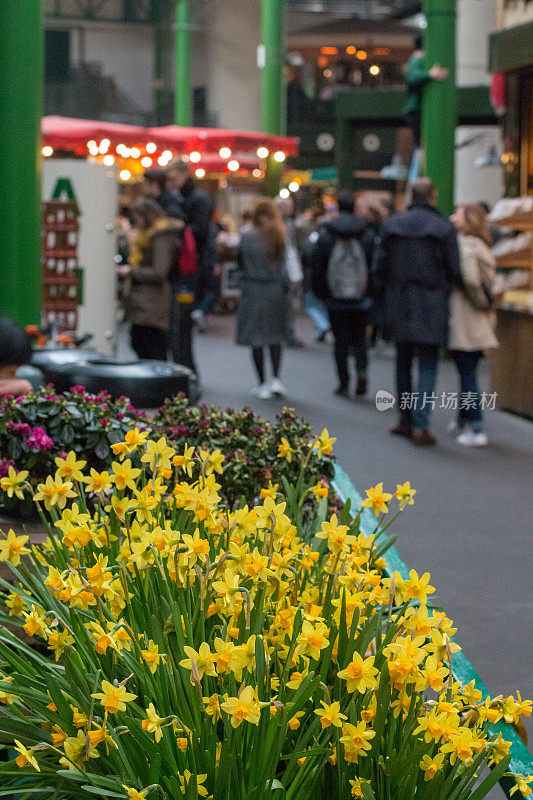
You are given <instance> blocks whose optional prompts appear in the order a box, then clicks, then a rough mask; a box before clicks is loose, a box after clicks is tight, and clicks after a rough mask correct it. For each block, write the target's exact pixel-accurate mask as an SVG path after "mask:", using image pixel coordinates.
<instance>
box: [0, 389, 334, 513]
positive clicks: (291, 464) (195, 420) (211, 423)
mask: <svg viewBox="0 0 533 800" xmlns="http://www.w3.org/2000/svg"><path fill="white" fill-rule="evenodd" d="M135 424H138V425H140V427H141V429H142V430H148V431H150V433H151V434H153V435H154V436H156V437H157V438H159V437H160V436H161V435H164V436H165V437H166V438H167V439H168V440H169V441H170V442H171V443H172V444H173V446H175V447H176V448H177V449H180V448H181V449H183V447H184V446H185V445H186V443H187V442H188V441H194V442H196V443H197V445H199V446H203V447H205V448H207V449H209V450H210V451H215V450H216V451H217V452H220V453H221V454H222V456H223V462H222V463H223V464H224V470H223V473H222V474H220V475H219V480H220V483H221V495H222V497H223V498H224V501H225V503H226V504H227V505H229V506H231V507H233V506H234V505H235V503H240V504H241V505H243V504H245V503H247V502H248V503H251V502H254V500H255V499H257V498H259V495H260V492H261V489H263V488H265V487H267V486H268V485H269V483H272V484H274V485H275V484H278V485H283V481H284V480H285V481H287V482H288V483H296V481H297V480H298V477H299V475H300V472H301V464H302V463H303V462H304V461H305V464H306V466H305V470H303V472H302V480H304V481H305V482H307V483H311V482H312V483H314V484H318V483H322V484H323V485H324V487H325V493H326V494H327V487H328V485H329V481H330V480H331V478H332V476H333V465H332V463H331V461H330V460H329V459H324V458H319V457H318V453H317V452H315V451H313V452H311V453H310V452H309V447H308V445H309V442H310V440H311V438H312V434H311V429H310V426H309V424H308V423H307V422H305V421H304V420H302V419H301V418H300V417H298V416H297V415H296V413H295V412H294V410H293V409H289V408H285V409H283V412H282V414H281V415H280V416H279V417H278V418H277V419H276V421H275V422H274V423H271V422H267V420H264V419H262V418H261V417H260V416H258V415H257V414H254V413H253V412H252V411H251V410H250V409H249V408H245V409H243V410H242V411H233V410H232V409H226V410H225V411H224V410H221V409H219V408H216V407H211V408H208V407H207V406H199V407H196V406H189V405H188V401H187V399H186V398H185V397H182V396H178V397H176V398H173V399H171V400H168V401H167V402H166V403H165V405H164V406H163V407H162V408H161V409H160V410H159V411H158V412H157V414H155V416H152V417H150V416H148V415H146V414H142V413H141V412H139V411H136V410H135V409H134V408H132V406H131V405H129V402H128V400H127V398H120V399H119V400H112V399H111V397H110V396H109V395H108V394H107V393H106V392H101V393H100V394H99V395H91V394H87V393H86V392H85V390H84V389H83V387H81V386H75V387H73V388H72V389H71V391H70V392H67V393H65V394H59V395H56V394H54V393H53V391H51V389H50V387H46V388H45V389H43V390H41V391H40V392H38V393H35V394H33V393H32V394H29V395H26V396H24V397H19V398H12V399H8V400H5V401H3V403H2V404H0V478H2V477H6V476H7V475H8V473H9V468H10V467H12V468H13V469H14V470H15V471H20V470H25V471H27V472H28V474H29V479H30V481H31V483H32V485H33V487H36V486H37V484H38V483H39V482H41V481H43V480H44V479H45V478H46V477H47V476H49V475H52V474H53V473H54V472H55V470H56V467H57V464H56V459H58V458H62V457H64V455H65V454H66V451H73V452H74V453H75V454H76V455H77V456H82V457H83V460H85V461H86V462H87V467H88V469H89V470H90V469H91V468H94V469H95V470H97V471H101V470H105V469H110V468H111V464H112V462H113V460H114V459H115V453H114V451H113V445H114V444H116V443H118V442H120V441H121V440H122V439H124V436H125V434H126V432H127V431H128V430H130V429H131V428H132V427H133V426H134V425H135ZM327 440H328V439H327V432H326V439H325V441H327ZM330 449H331V448H328V450H330ZM317 450H320V455H324V454H325V453H324V449H323V448H321V447H320V445H319V447H318V448H317ZM196 467H197V464H196V465H195V468H196ZM10 494H11V496H10ZM331 500H332V501H333V497H332V498H331ZM0 504H1V505H3V506H4V507H5V508H6V510H7V511H8V512H12V511H17V512H20V511H21V510H22V511H24V510H25V511H26V512H31V511H32V510H33V507H32V504H31V502H29V503H28V502H26V504H25V506H23V505H22V503H21V500H20V498H18V497H17V496H16V495H14V496H13V493H9V492H6V491H5V490H3V489H0Z"/></svg>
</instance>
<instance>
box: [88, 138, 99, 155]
mask: <svg viewBox="0 0 533 800" xmlns="http://www.w3.org/2000/svg"><path fill="white" fill-rule="evenodd" d="M87 149H88V150H89V153H90V154H91V155H92V156H97V155H98V145H97V144H96V142H95V141H93V140H91V141H90V142H87Z"/></svg>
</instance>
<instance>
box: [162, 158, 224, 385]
mask: <svg viewBox="0 0 533 800" xmlns="http://www.w3.org/2000/svg"><path fill="white" fill-rule="evenodd" d="M166 179H167V183H166V185H167V189H168V190H169V191H170V192H179V197H180V202H181V209H182V213H183V219H184V220H185V224H186V225H188V226H189V227H190V229H191V231H192V233H193V236H194V240H195V243H196V263H197V275H196V284H198V281H200V280H201V279H202V275H203V274H204V272H205V270H206V267H207V266H208V265H206V264H205V259H206V258H208V257H209V253H210V248H209V246H208V245H209V234H210V229H211V221H212V219H213V204H212V202H211V198H210V197H209V195H208V194H207V193H206V192H204V191H203V189H199V188H198V186H197V185H196V182H195V180H194V178H193V176H192V175H191V172H190V169H189V164H188V163H186V162H185V161H181V159H180V160H178V161H175V162H173V163H172V164H171V165H170V166H169V167H168V169H167V172H166ZM179 288H180V287H179V286H177V285H176V286H174V287H173V304H172V312H171V323H170V341H171V350H172V358H173V359H174V361H175V362H176V363H177V364H183V365H185V366H186V367H189V369H192V370H193V371H194V372H197V369H196V366H195V363H194V357H193V352H192V331H193V318H192V311H193V303H192V302H187V303H185V302H183V295H182V297H181V299H178V297H179V295H180V292H179ZM195 288H196V290H198V285H196V287H195Z"/></svg>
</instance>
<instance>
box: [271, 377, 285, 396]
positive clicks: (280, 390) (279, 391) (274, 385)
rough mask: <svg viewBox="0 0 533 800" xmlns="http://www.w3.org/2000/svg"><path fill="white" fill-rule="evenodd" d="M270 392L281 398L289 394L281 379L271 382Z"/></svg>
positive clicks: (274, 379)
mask: <svg viewBox="0 0 533 800" xmlns="http://www.w3.org/2000/svg"><path fill="white" fill-rule="evenodd" d="M270 391H271V392H272V394H275V395H276V396H277V397H281V396H282V395H284V394H287V390H286V389H285V387H284V385H283V384H282V382H281V381H280V379H279V378H272V380H271V381H270Z"/></svg>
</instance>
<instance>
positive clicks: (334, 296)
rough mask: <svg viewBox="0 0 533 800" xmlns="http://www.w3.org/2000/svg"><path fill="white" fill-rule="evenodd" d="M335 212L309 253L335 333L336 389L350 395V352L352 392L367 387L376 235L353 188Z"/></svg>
mask: <svg viewBox="0 0 533 800" xmlns="http://www.w3.org/2000/svg"><path fill="white" fill-rule="evenodd" d="M337 206H338V213H337V214H336V215H335V216H334V217H332V218H331V219H329V220H327V221H326V222H325V223H324V224H323V225H322V227H321V229H320V230H319V233H318V238H317V240H316V242H315V245H314V247H313V250H312V252H311V254H310V263H311V270H312V277H311V280H312V287H313V292H314V294H315V295H316V296H317V297H318V298H319V300H322V301H323V302H324V305H325V306H326V308H327V310H328V315H329V321H330V326H331V331H332V333H333V336H334V339H335V342H334V356H335V363H336V367H337V375H338V379H339V385H338V387H337V389H336V390H335V394H336V395H339V396H340V397H348V394H349V384H350V374H349V370H348V358H349V355H350V353H351V352H353V354H354V356H355V364H356V368H357V385H356V390H355V393H356V395H364V394H366V391H367V365H368V354H367V342H366V325H367V313H368V309H369V308H370V305H371V301H370V300H369V299H368V297H367V286H368V273H369V265H370V261H371V258H372V250H373V246H374V237H373V235H372V233H371V231H370V228H369V225H368V223H367V222H366V220H364V219H362V218H360V217H356V216H355V215H354V210H355V197H354V194H353V192H350V191H341V192H339V195H338V197H337Z"/></svg>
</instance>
